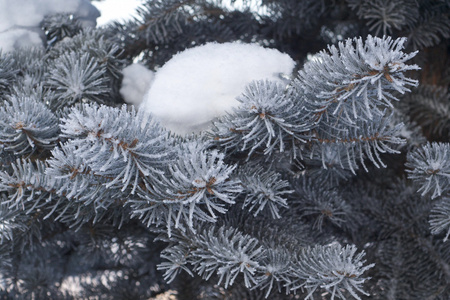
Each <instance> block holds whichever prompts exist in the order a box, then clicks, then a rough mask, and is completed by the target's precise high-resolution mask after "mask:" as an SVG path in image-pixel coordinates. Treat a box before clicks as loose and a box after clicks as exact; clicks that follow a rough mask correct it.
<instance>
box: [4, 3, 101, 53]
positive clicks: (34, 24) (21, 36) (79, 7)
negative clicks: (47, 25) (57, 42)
mask: <svg viewBox="0 0 450 300" xmlns="http://www.w3.org/2000/svg"><path fill="white" fill-rule="evenodd" d="M57 13H71V14H74V15H76V16H77V17H78V18H79V20H80V22H81V23H82V25H83V26H84V27H95V26H96V19H97V18H98V17H99V16H100V12H99V11H98V10H97V8H95V6H93V5H92V4H91V3H90V1H89V0H0V49H1V50H2V51H3V52H7V51H12V50H14V49H16V48H19V47H31V46H39V45H40V46H42V40H43V38H44V33H43V32H42V30H41V29H40V28H39V24H40V22H41V21H42V20H43V19H44V16H46V15H52V14H57Z"/></svg>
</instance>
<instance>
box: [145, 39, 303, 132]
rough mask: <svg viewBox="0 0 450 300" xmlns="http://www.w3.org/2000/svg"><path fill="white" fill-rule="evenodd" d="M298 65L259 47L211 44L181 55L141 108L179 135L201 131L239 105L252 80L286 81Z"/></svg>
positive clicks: (167, 67) (159, 76)
mask: <svg viewBox="0 0 450 300" xmlns="http://www.w3.org/2000/svg"><path fill="white" fill-rule="evenodd" d="M294 66H295V62H294V61H293V60H292V58H291V57H290V56H289V55H287V54H284V53H281V52H279V51H278V50H275V49H268V48H264V47H262V46H259V45H257V44H242V43H238V42H234V43H224V44H218V43H208V44H206V45H203V46H198V47H195V48H191V49H187V50H185V51H183V52H181V53H178V54H176V55H175V56H174V57H173V58H172V59H170V60H169V61H168V62H167V63H166V64H165V65H164V66H163V67H162V68H161V69H160V70H158V71H157V72H156V75H155V79H154V81H153V83H152V85H151V87H150V90H149V91H148V93H147V95H146V97H145V99H144V102H143V103H142V105H141V109H145V111H146V112H148V113H151V114H152V115H153V117H154V119H156V120H157V121H159V122H160V123H161V125H163V126H165V127H166V128H167V129H169V130H171V131H172V132H174V133H177V134H180V135H184V134H189V133H192V132H194V133H198V132H200V131H203V130H207V129H208V128H210V126H211V124H212V121H213V120H214V119H216V118H218V117H220V116H223V115H225V113H226V112H227V111H230V112H231V110H232V108H233V107H237V106H238V104H239V102H238V101H237V100H236V97H237V96H239V95H240V94H241V93H242V92H244V90H245V87H246V86H247V85H248V84H249V83H250V82H252V81H253V80H261V79H269V80H279V81H281V80H282V79H281V76H280V75H281V74H285V75H291V73H292V72H293V69H294Z"/></svg>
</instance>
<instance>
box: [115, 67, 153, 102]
mask: <svg viewBox="0 0 450 300" xmlns="http://www.w3.org/2000/svg"><path fill="white" fill-rule="evenodd" d="M122 74H123V79H122V87H121V88H120V94H121V95H122V97H123V99H124V100H125V102H126V103H129V104H133V105H134V106H135V107H139V105H140V104H141V103H142V101H143V100H144V96H145V94H146V93H147V91H148V90H149V88H150V84H151V83H152V80H153V77H154V72H153V71H151V70H149V69H147V68H146V67H144V66H143V65H141V64H131V65H129V66H128V67H126V68H124V69H123V70H122Z"/></svg>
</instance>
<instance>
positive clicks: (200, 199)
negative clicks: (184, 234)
mask: <svg viewBox="0 0 450 300" xmlns="http://www.w3.org/2000/svg"><path fill="white" fill-rule="evenodd" d="M198 149H199V148H198V146H197V145H196V144H191V143H188V144H187V145H186V148H185V151H183V152H182V153H181V154H180V155H179V157H178V159H177V161H176V162H175V163H174V164H172V165H169V167H168V170H167V173H164V174H157V175H156V176H155V177H154V178H151V177H149V178H148V179H147V180H146V181H145V182H144V183H145V188H144V189H142V188H140V190H139V193H138V194H139V196H140V197H139V198H138V199H133V200H130V201H129V203H130V205H131V208H132V211H133V215H136V216H139V218H141V219H142V220H143V221H144V222H146V223H147V225H148V226H150V225H151V224H152V223H156V224H158V223H159V222H160V220H161V219H162V218H164V223H165V224H166V225H167V229H168V233H169V236H170V234H171V228H172V226H173V223H174V225H175V228H185V224H187V225H188V227H189V228H190V229H193V225H194V219H195V220H200V221H203V222H215V221H216V219H217V216H216V214H215V212H218V213H221V214H223V213H225V212H226V211H227V207H226V206H227V205H230V204H234V203H235V201H234V199H235V198H236V197H237V195H238V194H239V193H240V192H241V191H242V187H241V185H240V182H239V181H238V180H236V179H233V178H232V176H231V175H232V172H233V170H234V169H235V168H236V166H228V165H227V164H226V163H225V162H224V154H223V153H219V152H218V151H217V150H202V151H198Z"/></svg>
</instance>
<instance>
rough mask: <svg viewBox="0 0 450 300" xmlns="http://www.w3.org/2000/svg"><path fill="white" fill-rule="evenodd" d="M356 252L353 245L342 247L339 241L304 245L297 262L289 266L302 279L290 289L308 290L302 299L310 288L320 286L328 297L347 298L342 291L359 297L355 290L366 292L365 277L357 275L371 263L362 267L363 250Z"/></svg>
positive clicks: (314, 289) (367, 268) (311, 290)
mask: <svg viewBox="0 0 450 300" xmlns="http://www.w3.org/2000/svg"><path fill="white" fill-rule="evenodd" d="M356 251H357V249H356V247H355V246H349V245H347V246H345V247H342V246H341V245H339V244H332V245H329V246H315V247H310V248H306V249H305V250H303V251H302V252H301V253H300V255H299V257H298V263H297V264H296V265H294V266H293V267H292V269H293V270H292V271H293V272H294V273H296V274H298V277H299V278H302V279H303V278H304V280H305V282H302V283H301V284H300V285H297V286H294V287H293V289H294V290H295V289H298V288H300V287H305V288H306V289H308V290H309V294H308V296H307V297H306V299H313V293H314V291H316V290H317V289H318V288H319V287H320V288H323V289H325V290H326V291H328V292H329V293H330V294H331V299H334V297H338V298H341V299H347V298H346V297H345V295H344V294H343V290H346V291H347V292H349V293H350V294H351V295H352V296H353V297H354V298H355V299H358V300H361V298H360V297H359V295H358V294H357V293H361V294H363V295H366V296H367V295H369V294H368V293H367V292H365V291H364V290H363V289H362V284H363V283H364V282H365V281H367V280H368V279H369V278H364V277H361V276H362V274H363V273H364V272H366V271H367V270H369V269H370V268H372V267H373V266H374V264H369V265H366V266H364V263H365V262H366V261H365V260H364V259H363V258H364V256H365V253H364V252H360V253H358V254H357V253H356Z"/></svg>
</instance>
